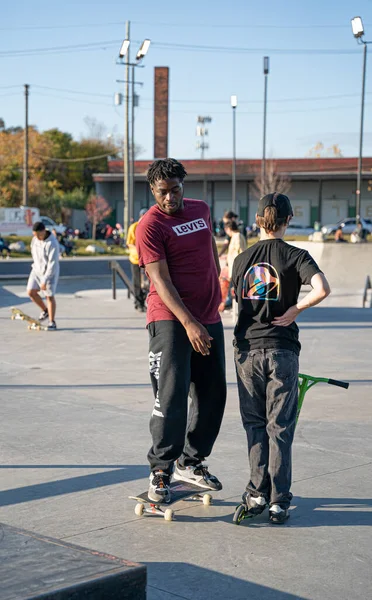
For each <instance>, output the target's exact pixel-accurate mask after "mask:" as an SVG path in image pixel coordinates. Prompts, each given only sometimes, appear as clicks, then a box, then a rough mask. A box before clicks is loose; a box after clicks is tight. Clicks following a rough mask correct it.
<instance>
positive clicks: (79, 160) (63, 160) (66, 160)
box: [31, 150, 113, 163]
mask: <svg viewBox="0 0 372 600" xmlns="http://www.w3.org/2000/svg"><path fill="white" fill-rule="evenodd" d="M31 153H32V154H34V155H35V156H37V157H38V158H42V159H43V160H47V161H50V162H57V163H82V162H89V161H93V160H100V159H102V158H108V157H109V156H112V155H113V152H109V153H106V154H98V155H97V156H87V157H85V158H56V157H54V156H43V155H42V154H39V153H38V152H35V151H34V150H31Z"/></svg>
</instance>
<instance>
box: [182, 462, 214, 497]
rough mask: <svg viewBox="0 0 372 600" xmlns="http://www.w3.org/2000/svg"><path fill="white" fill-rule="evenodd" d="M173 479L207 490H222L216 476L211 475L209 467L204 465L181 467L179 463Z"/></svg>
mask: <svg viewBox="0 0 372 600" xmlns="http://www.w3.org/2000/svg"><path fill="white" fill-rule="evenodd" d="M173 479H175V480H176V481H185V482H186V483H192V484H194V485H197V486H199V487H201V488H205V489H207V490H216V491H218V490H222V483H221V482H220V481H219V480H218V479H217V477H216V476H215V475H211V474H210V472H209V471H208V467H207V465H203V464H202V463H199V464H198V465H192V466H190V467H181V466H180V465H179V464H178V462H177V463H176V464H175V467H174V472H173Z"/></svg>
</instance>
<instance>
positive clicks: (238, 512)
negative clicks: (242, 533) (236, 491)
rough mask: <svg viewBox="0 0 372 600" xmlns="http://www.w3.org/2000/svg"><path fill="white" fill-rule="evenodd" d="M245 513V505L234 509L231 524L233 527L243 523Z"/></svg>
mask: <svg viewBox="0 0 372 600" xmlns="http://www.w3.org/2000/svg"><path fill="white" fill-rule="evenodd" d="M246 512H247V509H246V507H245V505H244V504H239V506H237V507H236V509H235V512H234V516H233V523H234V524H235V525H240V523H241V522H242V521H243V519H244V517H245V513H246Z"/></svg>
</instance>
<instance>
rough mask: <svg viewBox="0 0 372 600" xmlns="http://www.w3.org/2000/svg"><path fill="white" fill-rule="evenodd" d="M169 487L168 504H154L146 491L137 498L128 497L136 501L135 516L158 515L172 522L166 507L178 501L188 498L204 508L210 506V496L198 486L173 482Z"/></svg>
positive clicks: (169, 511) (168, 509)
mask: <svg viewBox="0 0 372 600" xmlns="http://www.w3.org/2000/svg"><path fill="white" fill-rule="evenodd" d="M169 487H170V491H171V497H170V500H169V502H154V501H153V500H150V498H149V497H148V495H147V491H146V492H143V493H142V494H139V496H129V498H130V499H131V500H136V501H137V504H136V506H135V508H134V512H135V514H136V515H137V516H138V517H142V515H143V514H144V513H145V514H148V515H160V516H161V517H164V519H165V520H166V521H173V518H174V511H173V510H172V509H171V508H167V507H169V506H172V504H175V503H176V502H179V501H180V500H185V499H187V498H190V499H191V500H200V501H201V502H203V504H204V506H209V505H210V504H212V496H211V495H210V494H209V493H208V492H207V491H204V490H203V488H200V487H199V486H198V485H194V484H192V483H185V482H184V481H173V482H172V483H171V484H170V486H169ZM147 505H148V506H147Z"/></svg>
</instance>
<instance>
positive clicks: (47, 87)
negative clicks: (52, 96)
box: [32, 84, 113, 98]
mask: <svg viewBox="0 0 372 600" xmlns="http://www.w3.org/2000/svg"><path fill="white" fill-rule="evenodd" d="M32 87H33V88H38V89H42V90H52V91H56V92H68V93H69V94H81V95H84V96H96V97H100V98H112V97H113V96H112V94H99V93H97V92H87V91H80V90H70V89H66V88H56V87H50V86H47V85H37V84H33V86H32Z"/></svg>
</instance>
